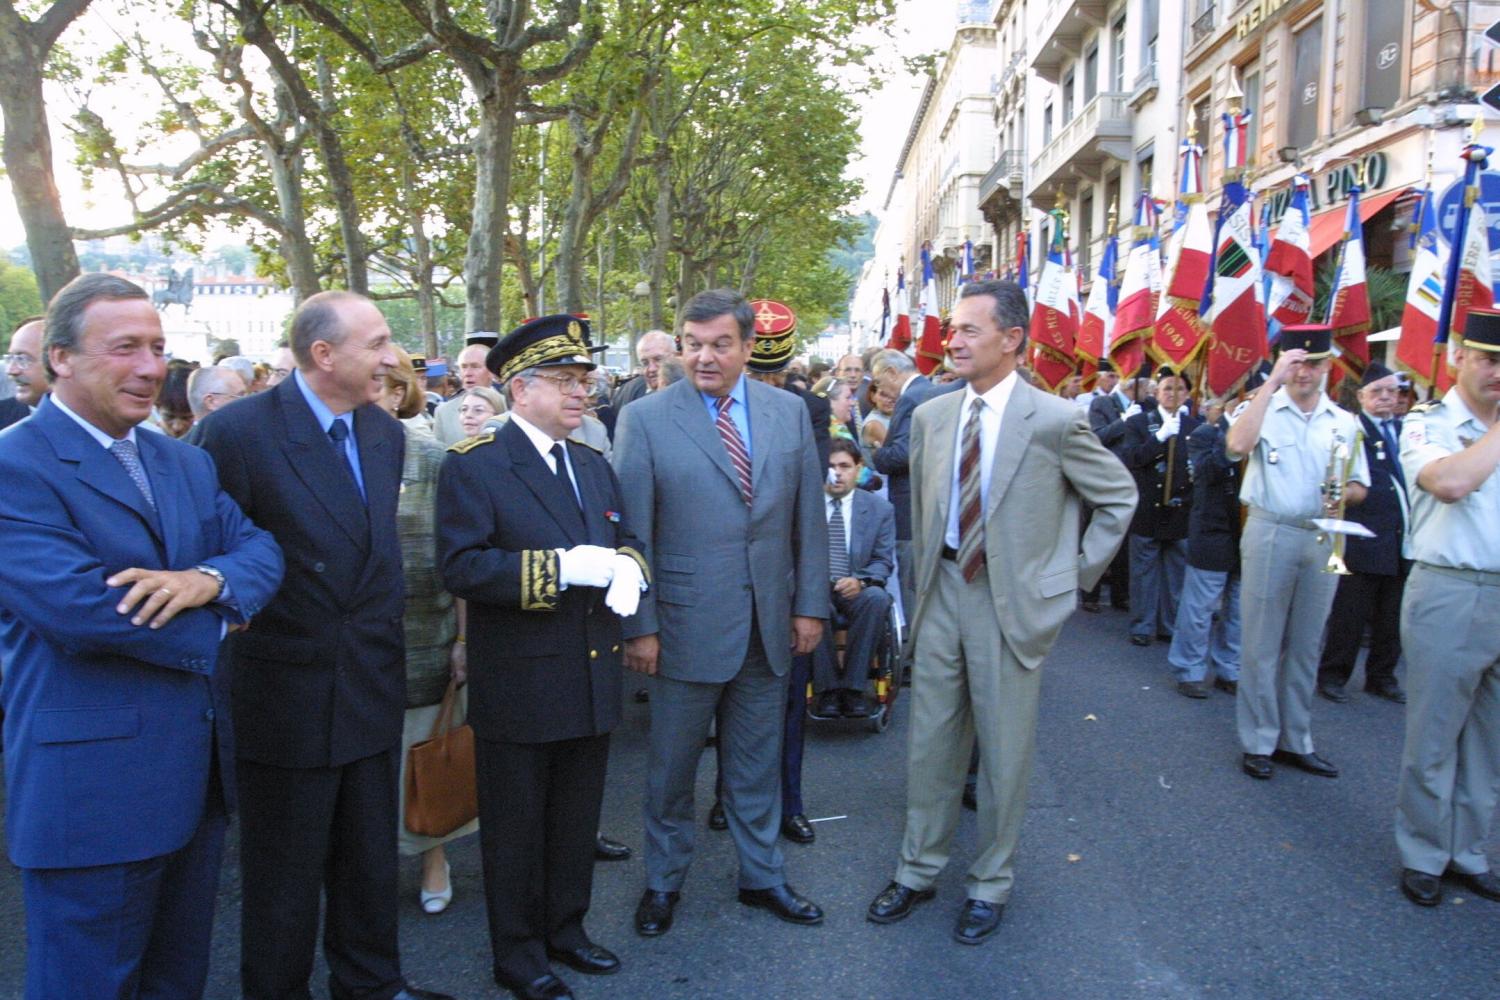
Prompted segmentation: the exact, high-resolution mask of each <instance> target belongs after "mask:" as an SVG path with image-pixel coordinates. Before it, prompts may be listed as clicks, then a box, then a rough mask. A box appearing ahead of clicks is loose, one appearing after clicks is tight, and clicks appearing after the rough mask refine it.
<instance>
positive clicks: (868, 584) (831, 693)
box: [812, 438, 896, 718]
mask: <svg viewBox="0 0 1500 1000" xmlns="http://www.w3.org/2000/svg"><path fill="white" fill-rule="evenodd" d="M863 466H864V459H863V456H862V455H861V454H860V450H859V446H858V445H857V444H855V443H854V442H853V441H849V440H847V439H843V438H835V439H834V441H833V444H832V446H831V448H830V451H829V455H828V479H827V481H826V482H825V483H824V486H823V491H824V492H825V493H826V494H827V508H826V510H825V511H824V516H825V517H827V519H828V567H829V576H830V577H831V578H832V581H831V583H830V590H831V594H832V598H833V620H832V621H831V622H830V627H829V628H828V629H825V630H824V632H823V641H822V643H821V644H819V646H818V648H817V650H816V651H814V653H813V678H812V679H813V691H814V692H815V693H816V694H817V702H816V706H815V709H814V712H815V714H817V715H820V716H835V717H836V716H844V717H846V718H862V717H864V716H867V715H869V714H870V712H871V705H870V701H869V699H868V698H866V697H865V687H866V684H867V683H868V680H869V670H870V661H871V658H872V657H873V656H874V655H875V650H876V648H877V646H878V644H879V643H880V641H881V640H882V639H883V638H884V637H885V630H886V628H887V627H888V626H889V619H890V615H891V601H892V597H891V595H890V593H889V592H888V591H887V590H886V589H885V584H886V581H887V580H888V579H889V578H890V577H891V575H892V574H893V573H894V572H895V562H896V515H895V509H894V508H893V507H892V506H891V505H890V503H889V502H888V501H886V500H884V499H882V498H881V497H878V496H876V495H875V494H873V493H868V492H866V491H864V490H861V489H856V488H855V485H856V484H857V483H858V482H859V475H860V472H861V471H862V469H863ZM844 630H847V633H848V636H847V641H846V642H845V645H844V656H843V660H842V663H841V662H840V660H839V657H838V656H837V655H836V654H835V651H834V643H833V633H834V632H835V631H844Z"/></svg>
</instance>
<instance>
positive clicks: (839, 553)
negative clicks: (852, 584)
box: [828, 500, 849, 581]
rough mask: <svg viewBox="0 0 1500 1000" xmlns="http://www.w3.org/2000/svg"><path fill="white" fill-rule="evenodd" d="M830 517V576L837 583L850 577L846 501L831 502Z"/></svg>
mask: <svg viewBox="0 0 1500 1000" xmlns="http://www.w3.org/2000/svg"><path fill="white" fill-rule="evenodd" d="M828 502H829V504H830V505H832V507H833V510H832V512H831V513H830V514H829V515H828V575H829V577H830V578H832V579H833V580H835V581H838V580H842V579H843V578H844V577H846V576H848V575H849V542H848V532H847V531H846V530H845V527H844V501H842V500H830V501H828Z"/></svg>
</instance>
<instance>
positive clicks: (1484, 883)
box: [1443, 868, 1500, 903]
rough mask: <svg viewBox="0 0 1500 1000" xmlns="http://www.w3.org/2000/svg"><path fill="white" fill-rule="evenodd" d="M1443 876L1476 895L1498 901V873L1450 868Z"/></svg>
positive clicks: (1499, 901) (1499, 892)
mask: <svg viewBox="0 0 1500 1000" xmlns="http://www.w3.org/2000/svg"><path fill="white" fill-rule="evenodd" d="M1443 877H1444V878H1447V879H1452V880H1453V881H1454V882H1457V883H1458V884H1459V885H1461V886H1463V887H1465V888H1466V889H1468V890H1469V891H1470V892H1472V893H1474V895H1476V896H1483V897H1484V898H1485V899H1492V900H1494V901H1495V902H1497V903H1500V875H1496V874H1495V873H1494V872H1474V873H1470V872H1456V871H1454V870H1453V869H1451V868H1450V869H1448V871H1446V872H1444V873H1443Z"/></svg>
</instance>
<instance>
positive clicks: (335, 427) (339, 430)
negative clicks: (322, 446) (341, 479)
mask: <svg viewBox="0 0 1500 1000" xmlns="http://www.w3.org/2000/svg"><path fill="white" fill-rule="evenodd" d="M328 436H329V437H330V438H332V439H333V447H334V450H336V451H337V452H338V453H339V455H340V456H341V457H342V458H343V459H344V468H345V469H348V470H349V478H350V479H352V480H354V488H355V489H357V490H359V498H360V499H361V500H364V499H365V488H364V486H363V485H361V484H360V481H359V476H357V475H355V474H354V460H353V459H351V458H350V457H349V446H348V445H347V444H346V443H345V442H346V441H348V439H349V425H348V424H346V423H344V422H343V421H342V420H339V419H338V418H337V417H335V418H334V421H333V423H331V424H329V425H328Z"/></svg>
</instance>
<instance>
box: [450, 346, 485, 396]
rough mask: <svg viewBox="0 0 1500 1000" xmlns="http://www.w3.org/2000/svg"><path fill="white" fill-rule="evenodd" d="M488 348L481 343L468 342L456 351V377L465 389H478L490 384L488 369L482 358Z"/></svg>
mask: <svg viewBox="0 0 1500 1000" xmlns="http://www.w3.org/2000/svg"><path fill="white" fill-rule="evenodd" d="M489 353H490V349H489V348H488V347H486V346H484V345H483V344H470V345H469V346H468V347H465V348H464V349H463V350H461V351H459V352H458V377H459V380H460V381H461V382H463V385H464V388H465V389H480V388H483V387H485V386H487V385H489V384H490V370H489V369H488V368H486V367H485V366H484V359H485V358H486V357H488V356H489Z"/></svg>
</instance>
